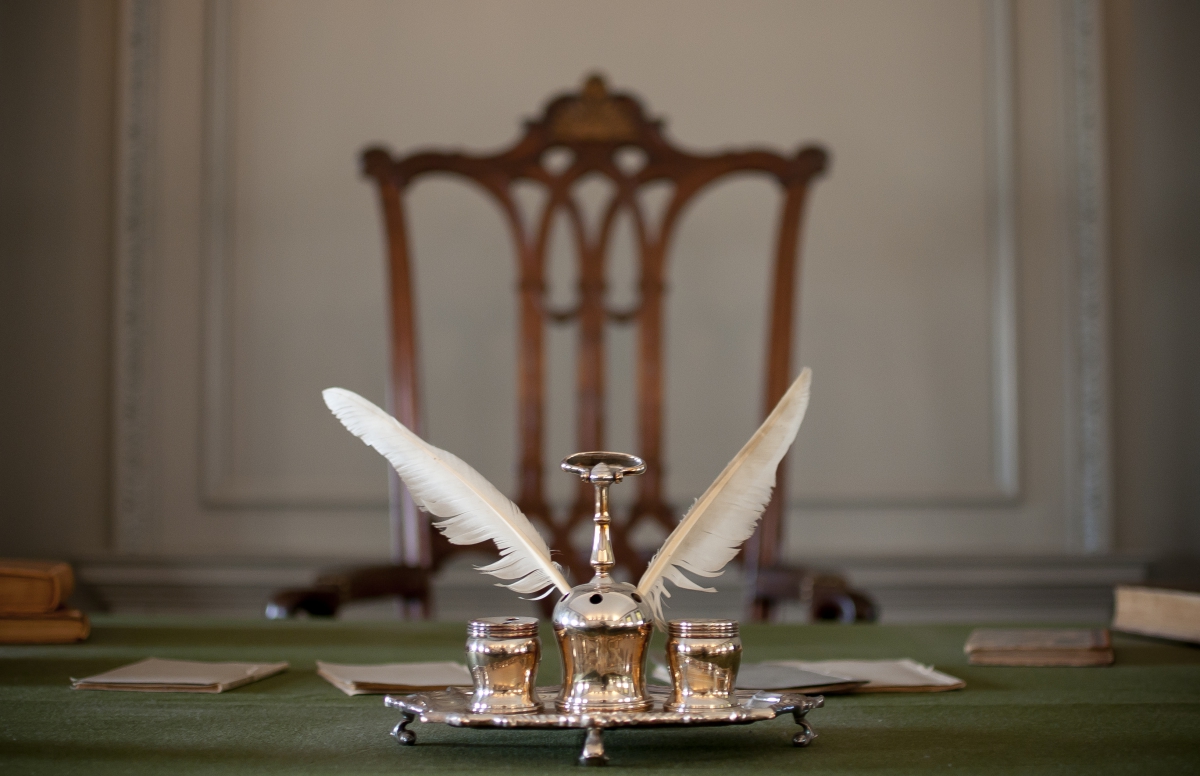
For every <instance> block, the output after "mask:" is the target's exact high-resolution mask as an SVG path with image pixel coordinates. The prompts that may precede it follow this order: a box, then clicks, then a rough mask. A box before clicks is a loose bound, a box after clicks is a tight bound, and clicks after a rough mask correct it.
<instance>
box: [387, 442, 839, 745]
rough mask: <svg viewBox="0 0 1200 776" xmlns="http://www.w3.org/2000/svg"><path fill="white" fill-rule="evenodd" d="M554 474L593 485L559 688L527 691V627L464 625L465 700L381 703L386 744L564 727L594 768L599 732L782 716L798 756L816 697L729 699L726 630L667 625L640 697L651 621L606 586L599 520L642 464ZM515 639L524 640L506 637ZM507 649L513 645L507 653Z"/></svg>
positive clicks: (435, 695)
mask: <svg viewBox="0 0 1200 776" xmlns="http://www.w3.org/2000/svg"><path fill="white" fill-rule="evenodd" d="M562 468H563V469H564V470H566V471H568V472H571V473H573V474H577V475H579V476H580V477H581V478H583V479H584V480H585V481H587V482H590V483H592V485H594V486H595V488H596V514H595V518H594V519H595V523H596V527H595V532H594V535H593V541H592V557H591V565H592V568H593V569H595V575H594V576H593V577H592V579H591V581H589V582H587V583H585V584H582V585H577V586H576V587H574V588H572V589H571V592H570V593H568V594H567V595H565V596H563V597H562V599H561V600H560V601H559V602H558V604H557V605H555V607H554V614H553V616H552V620H553V625H554V635H555V639H556V641H557V642H558V648H559V651H560V652H561V654H562V661H563V684H562V687H561V689H560V688H558V687H540V688H536V689H534V688H533V682H534V678H535V676H536V673H535V672H536V667H537V653H536V652H532V651H531V650H532V648H533V646H534V645H536V644H537V636H536V620H534V619H533V618H511V617H490V618H483V619H480V620H475V621H473V622H472V624H471V628H470V630H469V636H470V638H469V640H468V662H469V663H470V665H471V673H472V676H473V677H474V680H475V690H474V692H468V691H466V690H465V689H460V688H457V687H449V688H447V689H446V690H444V691H438V692H423V693H415V694H412V695H388V696H386V697H385V698H384V701H383V702H384V705H386V706H388V707H390V708H395V709H399V710H401V712H402V713H403V718H402V719H401V720H400V722H399V723H397V724H396V726H395V727H394V728H393V729H392V736H393V737H394V738H395V739H396V741H398V742H399V743H401V744H403V745H405V746H412V745H413V744H415V743H416V742H417V737H416V734H414V733H413V731H411V730H409V729H408V726H409V725H410V724H412V723H413V722H415V721H416V720H420V721H421V722H425V723H440V724H444V725H450V726H451V727H469V728H490V729H502V730H505V729H506V730H519V729H523V730H562V729H567V728H575V729H581V730H584V731H586V733H585V735H584V740H583V749H582V752H581V753H580V755H579V763H580V764H581V765H604V764H605V763H606V762H608V757H607V755H606V754H605V751H604V740H603V732H604V731H605V730H610V729H613V728H667V727H699V726H708V725H748V724H752V723H754V722H763V721H766V720H769V719H776V718H777V717H780V716H782V715H784V714H791V715H792V718H793V719H794V720H795V722H796V724H797V725H799V726H800V732H798V733H796V734H795V736H793V738H792V743H793V744H794V745H795V746H807V745H808V744H809V742H811V741H812V740H813V739H814V738H815V737H816V735H817V734H816V733H815V732H813V729H812V727H811V726H810V725H809V724H808V722H807V721H806V720H805V719H804V716H805V715H806V714H807V713H808V712H810V711H812V710H813V709H817V708H820V707H821V706H822V705H824V698H822V697H821V696H819V695H818V696H814V697H809V696H806V695H796V694H792V693H779V692H769V691H760V692H747V691H742V690H734V689H733V688H732V685H733V679H734V677H736V674H737V665H738V662H739V660H740V656H741V642H740V639H739V638H738V635H737V627H736V625H737V624H736V623H733V622H732V621H723V622H718V621H703V620H693V621H690V622H689V623H688V624H687V625H686V626H685V625H682V623H678V622H677V623H672V625H674V626H676V627H675V628H674V629H673V631H672V633H671V634H670V635H669V636H668V644H672V643H674V644H675V651H674V653H673V655H672V654H669V655H668V659H669V661H671V662H672V667H673V673H674V674H675V677H674V679H675V687H674V688H673V689H668V688H666V687H650V688H647V686H646V653H647V650H648V647H649V645H650V632H651V630H652V628H653V616H652V614H651V612H650V609H649V607H648V606H647V604H646V602H645V601H643V600H642V597H641V595H640V594H638V592H637V590H636V588H635V587H634V586H633V585H630V584H627V583H624V582H617V581H616V580H614V579H613V578H612V576H611V574H610V571H611V569H612V567H613V564H614V561H615V559H614V557H613V550H612V541H611V539H610V537H609V526H610V524H611V519H610V516H609V512H608V489H609V487H611V486H612V485H614V484H616V483H618V482H620V481H621V480H622V479H623V478H624V477H626V476H629V475H634V474H641V473H642V472H643V471H645V470H646V465H645V463H644V462H643V461H642V460H641V459H640V458H638V457H637V456H633V455H626V454H624V453H609V452H592V453H576V454H575V455H572V456H569V457H567V458H566V459H565V460H563V462H562ZM526 620H527V621H528V622H523V621H526ZM518 621H522V622H518ZM684 631H686V633H685V632H684ZM518 632H520V633H521V634H525V635H512V636H511V637H510V634H516V633H518ZM518 642H519V643H520V644H522V645H524V646H515V645H516V644H517V643H518ZM531 658H532V659H531ZM526 682H527V683H526ZM526 688H528V689H529V690H531V692H530V693H529V694H526V693H525V690H526ZM538 704H540V707H541V708H540V709H539V708H538V706H537V705H538ZM531 706H532V707H533V708H530V707H531ZM551 708H553V711H551V710H550V709H551ZM505 709H511V710H505Z"/></svg>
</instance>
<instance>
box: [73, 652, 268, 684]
mask: <svg viewBox="0 0 1200 776" xmlns="http://www.w3.org/2000/svg"><path fill="white" fill-rule="evenodd" d="M287 667H288V664H287V663H206V662H200V661H195V660H163V659H160V658H157V657H151V658H146V659H145V660H141V661H138V662H137V663H132V664H130V665H127V666H122V667H120V668H114V669H113V670H112V671H105V672H104V673H102V674H96V675H95V676H88V677H85V678H83V679H72V680H71V688H72V689H75V690H129V691H132V692H224V691H225V690H232V689H233V688H235V687H241V686H242V685H243V684H249V683H251V682H257V681H258V680H259V679H266V678H267V677H268V676H274V675H275V674H278V673H280V672H282V671H285V670H287Z"/></svg>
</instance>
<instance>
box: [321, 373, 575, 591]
mask: <svg viewBox="0 0 1200 776" xmlns="http://www.w3.org/2000/svg"><path fill="white" fill-rule="evenodd" d="M321 395H322V396H323V397H324V398H325V404H326V405H327V406H328V407H329V409H331V410H332V411H333V414H334V415H336V416H337V418H338V420H340V421H342V425H344V426H345V427H346V428H347V429H349V430H350V433H352V434H354V435H355V436H357V437H359V438H360V439H362V440H363V441H364V442H366V443H367V444H368V445H370V446H371V447H373V448H375V449H376V450H378V451H379V452H380V453H382V454H383V456H384V457H385V458H387V459H388V461H389V462H390V463H391V464H392V466H393V467H395V469H396V471H397V472H398V473H399V474H400V479H402V480H404V484H405V485H406V486H407V487H408V492H409V493H410V494H411V495H412V497H413V501H415V502H416V504H417V506H419V507H420V508H421V509H424V510H425V511H426V512H428V513H429V514H431V515H433V516H434V517H439V518H441V520H440V521H439V522H436V523H434V524H433V525H434V526H435V527H436V528H438V530H440V531H441V532H442V533H443V534H445V535H446V538H447V539H449V540H450V541H451V542H452V543H454V544H477V543H479V542H483V541H488V540H489V539H490V540H491V541H493V542H495V543H496V547H497V549H499V550H500V560H498V561H496V562H495V563H491V564H488V565H487V566H482V567H480V569H479V570H480V571H482V572H484V573H485V574H491V575H493V576H496V577H499V578H500V579H514V580H516V581H515V582H513V583H512V584H508V585H502V587H507V588H509V589H511V590H514V591H516V592H518V593H537V592H541V591H543V590H546V588H548V587H550V586H551V585H553V586H554V587H556V588H558V589H559V590H560V591H562V592H563V593H568V592H570V591H571V586H570V585H568V584H567V580H566V579H564V578H563V575H562V573H561V572H560V571H559V570H558V567H557V566H556V564H555V563H554V562H553V561H552V560H551V559H550V548H549V547H548V546H547V545H546V540H545V539H543V538H542V536H541V534H539V533H538V532H537V529H536V528H534V527H533V523H531V522H529V518H527V517H525V515H524V514H523V513H522V512H521V510H520V509H519V508H517V505H516V504H514V503H513V502H512V501H511V500H509V499H508V498H507V497H506V496H505V495H504V494H503V493H501V492H500V490H499V489H498V488H496V486H495V485H493V484H492V483H490V482H488V481H487V480H486V479H484V477H483V475H481V474H480V473H479V472H477V471H475V470H474V469H472V468H471V467H470V466H468V465H467V464H466V463H465V462H463V461H462V460H460V459H459V458H458V457H457V456H455V455H453V454H451V453H448V452H446V451H445V450H440V449H438V448H436V447H434V446H433V445H431V444H429V443H428V442H426V441H424V440H423V439H421V438H420V437H419V436H417V435H416V434H414V433H413V432H412V431H410V430H409V429H407V428H405V426H404V425H403V424H402V423H400V422H399V421H398V420H396V419H395V418H393V417H392V416H391V415H388V414H387V413H386V412H384V411H383V410H382V409H380V408H379V407H376V406H375V405H374V404H372V403H371V402H369V401H367V400H366V399H364V398H363V397H361V396H359V395H358V394H356V393H354V392H352V391H347V390H345V389H344V388H327V389H325V390H324V391H323V392H322V393H321ZM548 592H549V591H547V593H548Z"/></svg>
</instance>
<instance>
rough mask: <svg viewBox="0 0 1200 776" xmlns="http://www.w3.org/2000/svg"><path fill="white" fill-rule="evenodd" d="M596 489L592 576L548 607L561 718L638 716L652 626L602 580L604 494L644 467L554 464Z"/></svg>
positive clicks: (614, 456) (585, 458) (645, 613)
mask: <svg viewBox="0 0 1200 776" xmlns="http://www.w3.org/2000/svg"><path fill="white" fill-rule="evenodd" d="M562 468H563V469H564V470H565V471H568V472H572V473H574V474H578V475H579V476H580V478H582V479H583V480H584V481H585V482H590V483H592V485H594V486H595V488H596V512H595V515H594V517H593V519H594V520H595V523H596V527H595V532H594V535H593V539H592V557H591V566H592V568H593V569H595V576H593V577H592V579H591V581H589V582H586V583H584V584H582V585H576V586H575V587H574V588H572V589H571V592H569V593H567V594H566V595H565V596H563V597H562V599H561V600H560V601H559V602H558V604H557V605H556V606H555V607H554V614H553V617H552V621H553V624H554V635H555V637H556V638H557V640H558V647H559V650H560V651H561V653H562V661H563V685H562V692H561V693H560V694H559V696H558V698H557V700H556V701H555V707H556V708H557V709H558V710H559V711H562V712H567V713H583V712H590V711H645V710H646V709H649V708H650V705H651V701H650V697H649V696H648V695H647V694H646V653H647V649H648V648H649V646H650V633H651V631H652V630H653V628H654V618H653V616H652V614H651V613H650V608H649V607H648V606H647V605H646V603H645V602H644V601H643V600H642V597H641V596H640V595H639V594H638V593H637V591H636V588H635V587H634V586H633V585H631V584H629V583H627V582H617V581H616V580H614V579H613V578H612V576H611V575H610V573H609V572H610V571H611V569H612V567H613V564H614V562H615V559H614V557H613V549H612V540H611V536H610V534H609V527H610V525H611V518H610V516H609V512H608V488H609V486H611V485H613V484H615V483H618V482H620V481H621V480H622V479H623V478H624V477H625V476H627V475H633V474H641V473H642V472H644V471H645V470H646V464H645V462H644V461H642V459H641V458H638V457H637V456H634V455H628V454H626V453H610V452H591V453H576V454H575V455H571V456H568V457H567V458H565V459H564V460H563V462H562Z"/></svg>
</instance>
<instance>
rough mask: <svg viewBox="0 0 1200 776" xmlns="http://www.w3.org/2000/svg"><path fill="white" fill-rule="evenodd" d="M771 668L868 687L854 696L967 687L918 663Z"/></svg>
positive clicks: (798, 663) (808, 663) (796, 663)
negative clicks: (853, 681) (839, 678)
mask: <svg viewBox="0 0 1200 776" xmlns="http://www.w3.org/2000/svg"><path fill="white" fill-rule="evenodd" d="M771 663H772V664H774V665H781V666H791V667H793V668H802V669H804V670H805V671H816V672H818V673H825V674H837V675H839V676H848V677H851V678H854V679H865V680H866V681H867V683H866V684H865V685H863V686H862V687H859V688H857V689H856V690H854V692H944V691H946V690H958V689H961V688H963V687H966V686H967V683H966V682H964V681H963V680H961V679H959V678H957V677H954V676H950V675H949V674H943V673H942V672H941V671H935V670H934V669H933V666H926V665H921V664H920V663H918V662H917V661H915V660H909V659H908V658H903V659H901V660H772V661H771Z"/></svg>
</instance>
